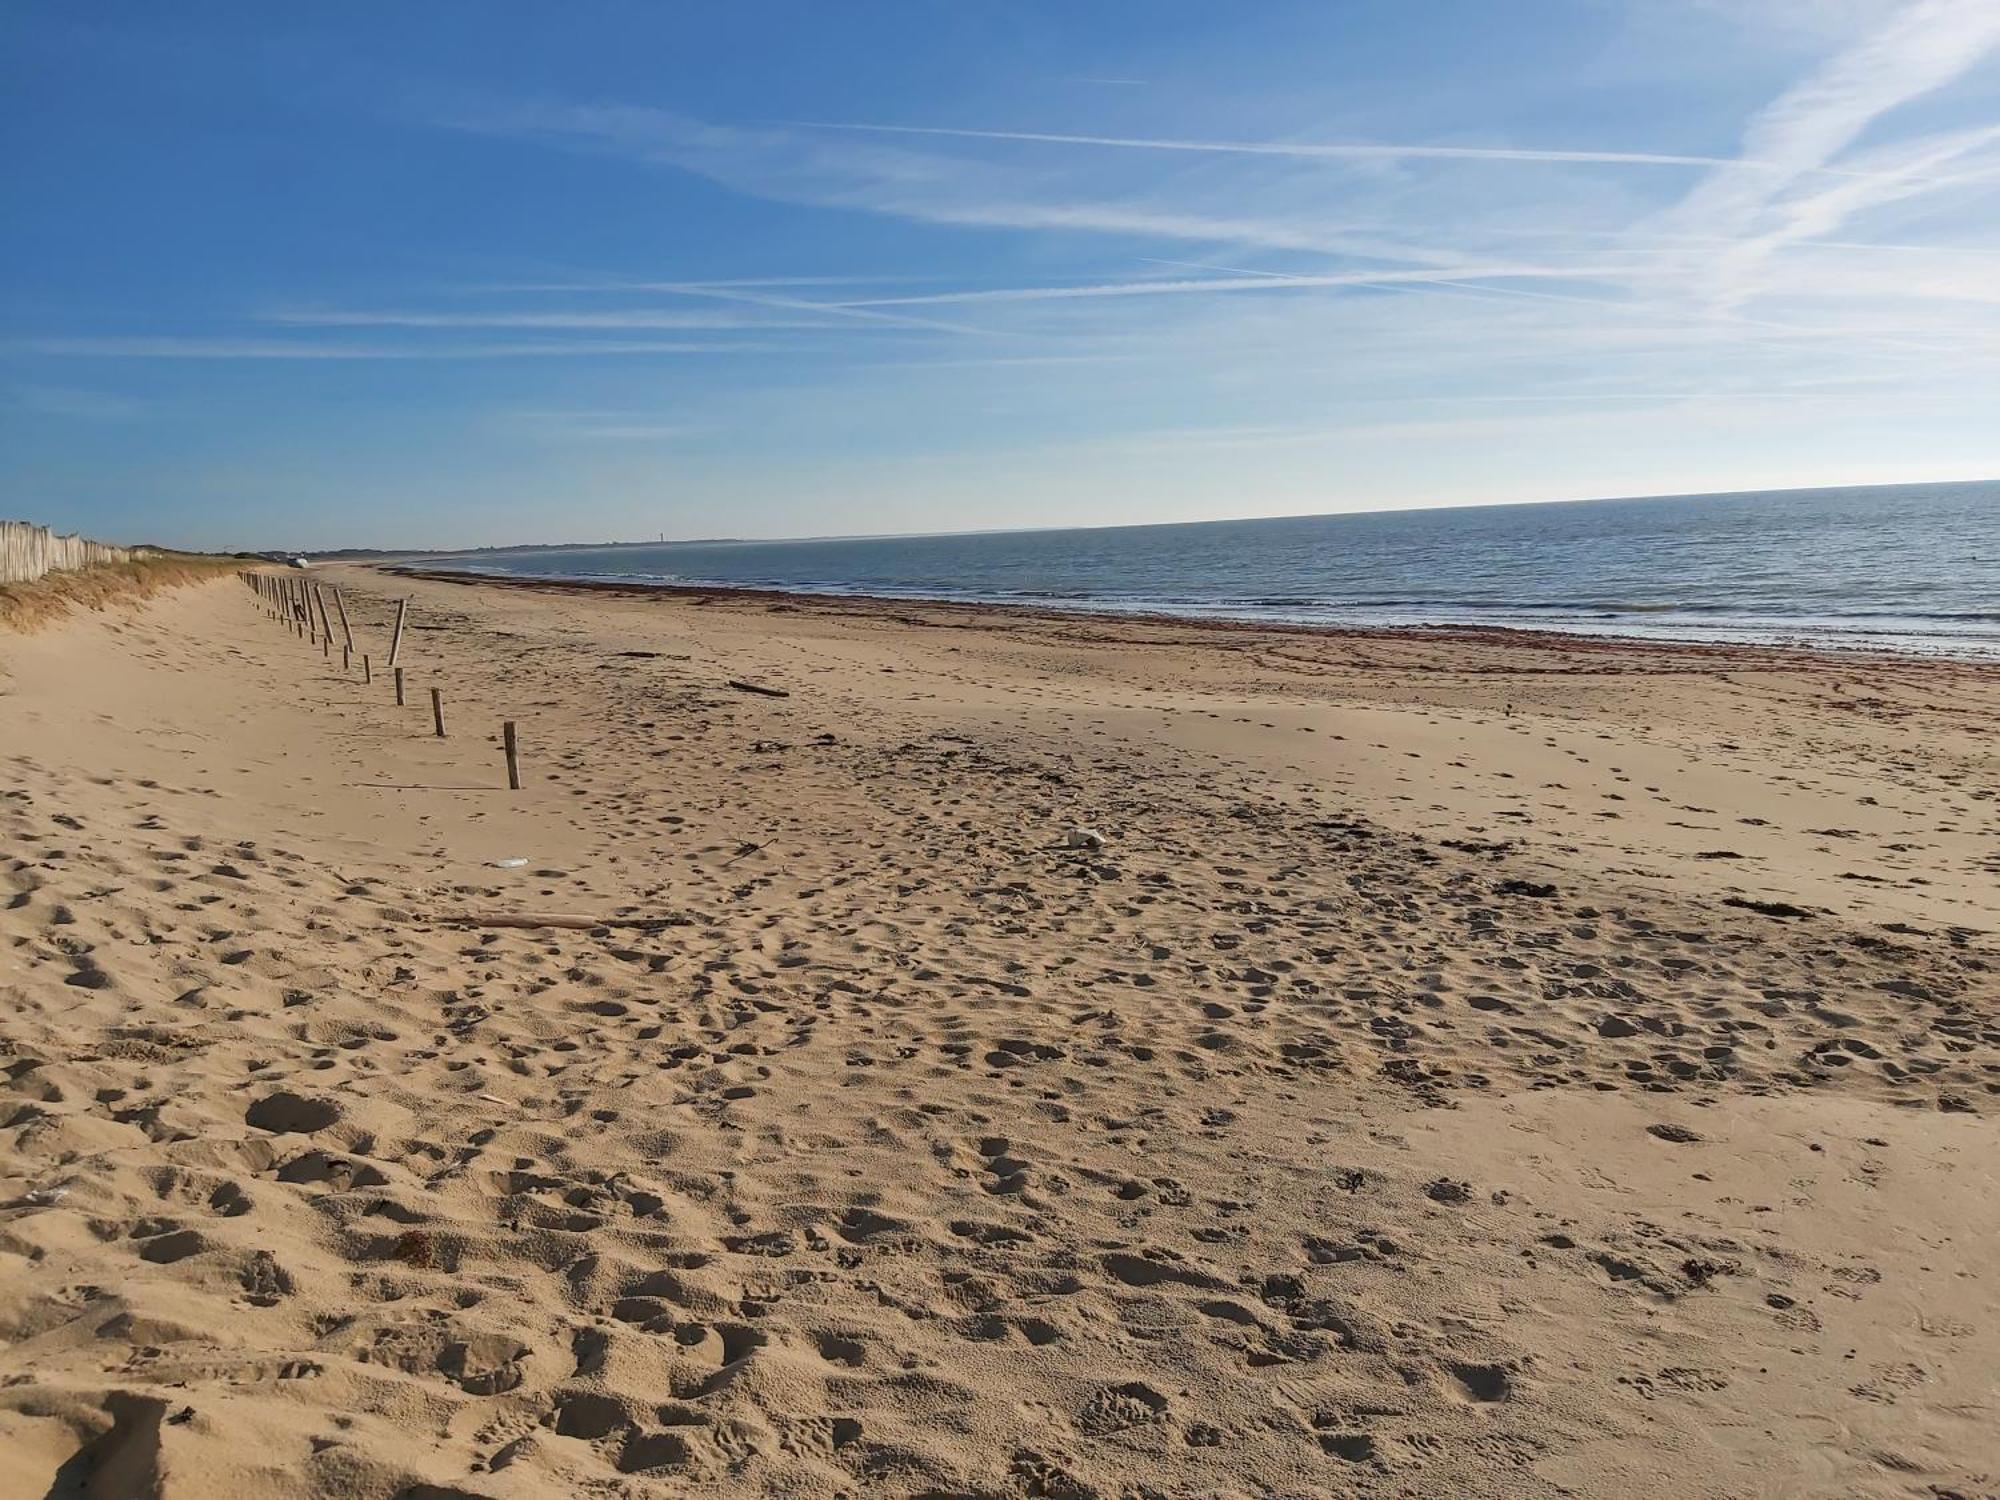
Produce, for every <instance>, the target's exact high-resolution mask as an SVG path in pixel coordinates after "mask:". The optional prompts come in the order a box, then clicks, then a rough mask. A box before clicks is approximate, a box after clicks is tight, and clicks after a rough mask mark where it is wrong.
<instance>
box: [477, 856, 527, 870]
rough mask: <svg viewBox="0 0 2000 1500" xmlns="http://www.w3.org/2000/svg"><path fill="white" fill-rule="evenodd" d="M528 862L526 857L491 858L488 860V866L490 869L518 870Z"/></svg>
mask: <svg viewBox="0 0 2000 1500" xmlns="http://www.w3.org/2000/svg"><path fill="white" fill-rule="evenodd" d="M526 863H527V861H526V860H525V859H489V860H487V861H486V868H487V869H489V870H518V869H520V868H521V866H523V865H525V864H526Z"/></svg>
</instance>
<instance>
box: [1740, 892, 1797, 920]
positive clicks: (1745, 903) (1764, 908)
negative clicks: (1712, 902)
mask: <svg viewBox="0 0 2000 1500" xmlns="http://www.w3.org/2000/svg"><path fill="white" fill-rule="evenodd" d="M1722 904H1723V905H1724V906H1734V907H1737V908H1738V909H1740V910H1742V911H1754V912H1756V913H1757V914H1758V915H1759V916H1764V917H1809V916H1811V915H1812V913H1811V912H1809V911H1807V910H1806V909H1805V908H1804V907H1803V906H1794V905H1792V903H1791V902H1789V901H1750V900H1746V899H1745V898H1743V897H1742V896H1724V897H1723V898H1722Z"/></svg>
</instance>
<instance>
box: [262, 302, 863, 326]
mask: <svg viewBox="0 0 2000 1500" xmlns="http://www.w3.org/2000/svg"><path fill="white" fill-rule="evenodd" d="M264 321H266V322H269V323H282V324H287V325H291V326H294V327H302V328H440V329H456V328H524V329H525V328H552V329H608V330H614V331H615V330H620V329H626V330H630V329H648V328H650V329H673V328H677V329H690V330H694V329H699V330H709V331H721V330H742V331H745V332H757V331H761V330H765V329H797V328H838V327H840V326H841V323H840V322H839V320H837V319H835V318H832V317H825V318H820V319H817V320H803V319H777V318H752V317H743V316H739V315H732V314H729V313H707V312H672V311H663V310H660V309H657V308H636V307H635V308H625V309H595V310H591V311H574V312H558V311H548V312H542V311H532V312H522V311H512V310H510V311H496V312H430V311H423V310H398V309H386V310H381V311H376V310H371V309H367V308H330V309H287V310H283V311H279V312H273V313H267V314H266V315H265V319H264Z"/></svg>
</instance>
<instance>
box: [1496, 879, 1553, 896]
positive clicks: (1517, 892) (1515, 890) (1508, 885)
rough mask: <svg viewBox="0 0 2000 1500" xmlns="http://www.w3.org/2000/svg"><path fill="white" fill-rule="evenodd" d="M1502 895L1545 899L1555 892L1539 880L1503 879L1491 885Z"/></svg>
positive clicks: (1550, 886) (1551, 887)
mask: <svg viewBox="0 0 2000 1500" xmlns="http://www.w3.org/2000/svg"><path fill="white" fill-rule="evenodd" d="M1493 889H1494V890H1496V891H1498V892H1499V893H1500V894H1501V895H1503V896H1533V897H1535V898H1536V899H1537V900H1542V901H1546V900H1547V899H1548V898H1549V897H1551V896H1553V895H1554V894H1555V893H1556V888H1555V887H1554V886H1552V885H1549V884H1548V883H1546V882H1544V881H1539V880H1503V881H1501V882H1500V883H1499V884H1498V885H1496V886H1495V887H1493Z"/></svg>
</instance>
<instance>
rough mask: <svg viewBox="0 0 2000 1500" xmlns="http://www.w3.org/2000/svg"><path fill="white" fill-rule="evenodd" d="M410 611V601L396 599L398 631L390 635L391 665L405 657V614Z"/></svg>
mask: <svg viewBox="0 0 2000 1500" xmlns="http://www.w3.org/2000/svg"><path fill="white" fill-rule="evenodd" d="M409 612H410V601H409V600H407V599H398V600H397V601H396V633H395V634H394V635H392V636H390V637H389V665H390V666H392V667H393V666H395V665H396V663H398V662H399V661H401V660H402V659H403V616H405V615H407V614H408V613H409Z"/></svg>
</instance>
